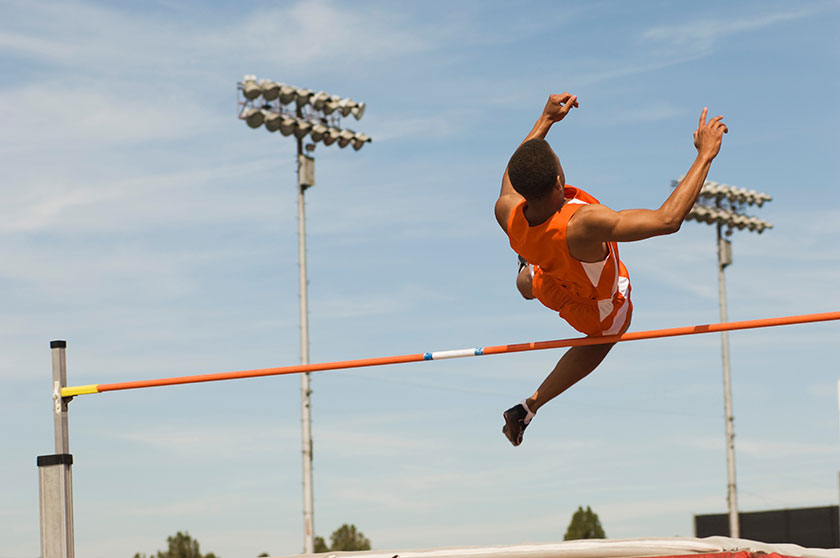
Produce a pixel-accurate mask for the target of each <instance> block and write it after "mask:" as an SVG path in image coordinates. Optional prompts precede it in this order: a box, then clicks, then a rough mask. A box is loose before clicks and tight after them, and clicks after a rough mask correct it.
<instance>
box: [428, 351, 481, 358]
mask: <svg viewBox="0 0 840 558" xmlns="http://www.w3.org/2000/svg"><path fill="white" fill-rule="evenodd" d="M480 354H481V353H480V352H479V351H478V349H475V348H472V349H456V350H454V351H437V352H435V353H432V360H442V359H445V358H461V357H471V356H476V355H480Z"/></svg>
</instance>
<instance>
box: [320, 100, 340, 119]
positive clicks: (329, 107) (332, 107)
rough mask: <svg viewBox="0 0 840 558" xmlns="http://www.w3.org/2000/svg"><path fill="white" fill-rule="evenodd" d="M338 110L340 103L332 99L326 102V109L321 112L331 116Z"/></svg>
mask: <svg viewBox="0 0 840 558" xmlns="http://www.w3.org/2000/svg"><path fill="white" fill-rule="evenodd" d="M338 108H339V105H338V101H335V100H333V99H330V100H329V101H326V102H325V103H324V108H323V109H321V110H322V111H323V112H324V114H326V115H327V116H329V115H330V114H332V113H334V112H335V111H336V110H338Z"/></svg>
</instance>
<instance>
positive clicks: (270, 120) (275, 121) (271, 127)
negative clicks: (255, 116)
mask: <svg viewBox="0 0 840 558" xmlns="http://www.w3.org/2000/svg"><path fill="white" fill-rule="evenodd" d="M264 115H265V129H266V130H268V131H269V132H276V131H277V130H279V129H280V125H281V124H282V123H283V115H282V114H278V113H276V112H269V111H264Z"/></svg>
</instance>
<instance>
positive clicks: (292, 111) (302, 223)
mask: <svg viewBox="0 0 840 558" xmlns="http://www.w3.org/2000/svg"><path fill="white" fill-rule="evenodd" d="M237 90H238V92H239V94H240V99H239V118H240V119H242V120H244V121H245V123H246V124H248V126H250V127H251V128H259V127H260V126H262V125H263V124H265V129H266V130H268V131H269V132H277V131H278V130H279V132H280V133H281V134H282V135H284V136H290V135H293V136H294V137H295V139H296V140H297V162H298V166H297V170H298V182H297V184H298V196H297V202H298V257H299V262H300V263H299V271H300V362H301V364H309V308H308V303H307V296H306V283H307V280H306V220H305V212H304V197H303V194H304V192H305V191H306V189H307V188H311V187H312V186H314V185H315V158H314V157H313V156H312V155H307V154H305V153H304V143H303V141H304V138H305V137H306V136H307V135H308V136H309V139H310V140H311V143H308V144H306V146H305V149H306V151H307V152H309V153H312V152H313V151H314V150H315V144H316V143H318V142H319V141H320V142H323V143H324V145H332V144H333V143H337V144H338V146H339V147H342V148H343V147H347V146H348V145H352V146H353V149H355V150H356V151H358V150H359V149H361V148H362V146H364V145H365V144H366V143H368V142H370V141H371V138H369V137H368V136H367V135H365V134H362V133H357V132H354V131H352V130H349V129H345V128H342V127H341V117H343V116H344V117H346V116H350V115H351V114H352V115H353V116H354V117H355V119H356V120H359V119H360V118H361V117H362V115H363V114H364V112H365V104H364V103H359V102H356V101H354V100H352V99H348V98H342V97H339V96H337V95H329V94H327V93H324V92H323V91H318V92H314V91H312V90H310V89H304V88H300V87H294V86H291V85H286V84H284V83H278V82H274V81H271V80H267V79H261V80H257V78H256V76H253V75H246V76H245V77H244V78H242V81H241V82H239V83H238V84H237ZM300 391H301V439H302V447H303V528H304V530H303V533H304V538H303V551H304V553H306V554H312V553H314V552H315V527H314V521H313V515H314V496H313V489H312V422H311V409H310V395H311V394H312V391H311V389H310V387H309V374H308V373H306V374H301V376H300Z"/></svg>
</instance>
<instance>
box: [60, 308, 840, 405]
mask: <svg viewBox="0 0 840 558" xmlns="http://www.w3.org/2000/svg"><path fill="white" fill-rule="evenodd" d="M832 320H840V312H825V313H821V314H803V315H800V316H783V317H779V318H762V319H757V320H745V321H740V322H724V323H717V324H705V325H696V326H686V327H675V328H667V329H654V330H649V331H635V332H629V333H623V334H621V335H606V336H603V337H575V338H571V339H555V340H552V341H535V342H531V343H517V344H514V345H496V346H493V347H473V348H471V349H456V350H451V351H437V352H432V353H416V354H411V355H398V356H386V357H376V358H361V359H357V360H342V361H335V362H322V363H314V364H298V365H293V366H281V367H279V368H263V369H259V370H240V371H237V372H217V373H213V374H196V375H192V376H180V377H173V378H160V379H156V380H140V381H134V382H117V383H112V384H90V385H84V386H68V387H64V388H61V396H62V397H74V396H76V395H88V394H91V393H102V392H105V391H119V390H125V389H140V388H149V387H160V386H172V385H178V384H194V383H199V382H217V381H221V380H236V379H241V378H257V377H261V376H278V375H281V374H301V373H304V372H319V371H322V370H340V369H347V368H361V367H366V366H384V365H386V364H402V363H406V362H422V361H426V360H442V359H447V358H462V357H472V356H483V355H498V354H502V353H518V352H523V351H541V350H545V349H559V348H563V347H579V346H583V345H603V344H606V343H619V342H622V341H639V340H642V339H657V338H662V337H677V336H680V335H696V334H699V333H718V332H723V331H735V330H740V329H755V328H762V327H774V326H783V325H794V324H805V323H813V322H827V321H832Z"/></svg>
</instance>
